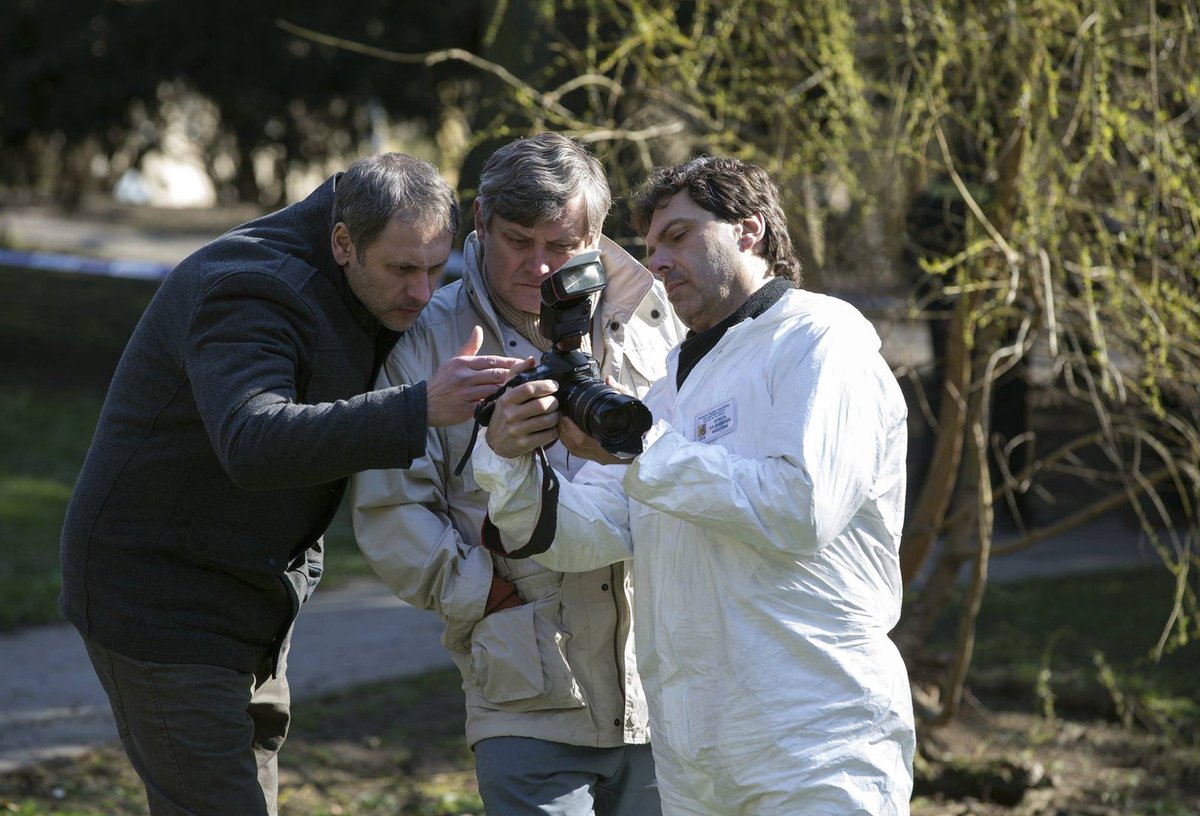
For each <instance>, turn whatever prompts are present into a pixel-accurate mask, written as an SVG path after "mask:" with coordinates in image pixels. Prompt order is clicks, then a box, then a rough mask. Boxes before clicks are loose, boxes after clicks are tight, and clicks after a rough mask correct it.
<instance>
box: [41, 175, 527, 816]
mask: <svg viewBox="0 0 1200 816" xmlns="http://www.w3.org/2000/svg"><path fill="white" fill-rule="evenodd" d="M457 221H458V210H457V205H456V202H455V200H454V194H453V191H452V190H451V189H450V187H449V185H448V184H446V182H445V181H444V180H443V179H442V178H441V177H440V176H439V175H438V173H437V170H436V168H434V167H433V166H432V165H430V164H428V163H427V162H424V161H421V160H419V159H414V158H412V157H410V156H405V155H403V154H396V153H392V154H387V155H383V156H375V157H371V158H368V159H363V160H361V161H358V162H355V163H354V164H352V165H351V166H350V168H349V169H348V170H347V171H346V172H345V173H339V174H337V175H335V176H334V177H332V178H330V179H329V180H328V181H326V182H325V183H324V184H322V185H321V186H320V187H319V188H317V190H315V191H314V192H313V193H312V194H311V195H309V197H308V198H306V199H305V200H304V201H301V202H299V203H297V204H294V205H292V206H290V207H287V208H285V209H283V210H280V211H279V212H276V213H274V214H272V215H268V216H265V217H263V218H260V219H258V220H256V221H252V222H250V223H248V224H245V225H243V226H240V227H237V228H235V229H234V230H232V231H231V232H229V233H227V234H226V235H224V236H222V237H220V238H218V239H217V240H215V241H213V242H212V243H210V244H208V245H207V246H205V247H203V248H201V249H200V250H198V251H197V252H195V253H194V254H193V255H191V256H190V257H188V258H187V259H185V260H184V261H183V262H181V263H180V264H179V266H178V267H176V269H175V270H174V271H173V272H172V273H171V274H170V275H169V276H168V277H167V278H166V280H165V281H164V282H163V284H162V287H161V288H160V289H159V291H158V293H157V294H156V295H155V297H154V299H153V300H152V301H151V303H150V305H149V307H147V309H146V313H145V314H144V315H143V317H142V319H141V321H140V322H139V323H138V326H137V328H136V329H135V330H134V333H133V336H132V338H131V339H130V341H129V345H128V346H127V348H126V349H125V353H124V355H123V356H122V358H121V362H120V364H119V365H118V367H117V371H116V374H115V376H114V378H113V382H112V385H111V387H110V389H109V393H108V396H107V398H106V400H105V403H104V408H103V410H102V412H101V415H100V421H99V424H98V426H97V428H96V434H95V437H94V439H93V440H92V446H91V449H90V450H89V451H88V455H87V459H86V461H85V462H84V466H83V470H82V472H81V473H80V476H79V481H78V483H77V485H76V488H75V492H74V495H73V496H72V498H71V504H70V507H69V509H68V512H67V518H66V523H65V526H64V529H63V538H62V573H63V590H62V599H61V603H62V609H63V612H64V614H65V615H66V617H67V618H68V619H69V620H70V621H71V622H72V623H73V624H74V625H75V626H76V627H77V628H78V629H79V631H80V633H81V634H82V635H83V638H84V642H85V644H86V646H87V649H88V653H89V655H90V656H91V659H92V663H93V665H94V666H95V668H96V672H97V674H98V675H99V677H100V680H101V682H102V683H103V685H104V688H105V690H106V691H107V692H108V696H109V700H110V702H111V703H112V708H113V713H114V715H115V716H116V719H117V724H118V730H119V732H120V734H121V739H122V742H123V743H124V745H125V749H126V752H127V753H128V755H129V758H130V760H131V762H132V763H133V765H134V767H135V768H136V769H137V771H138V773H139V775H140V776H141V777H142V780H143V782H144V783H145V785H146V791H147V797H148V799H149V803H150V810H151V813H153V814H156V816H157V814H182V813H188V814H193V813H195V814H232V813H236V814H239V816H240V815H241V814H274V813H275V812H276V804H275V800H276V791H277V773H276V755H277V752H278V750H279V747H280V746H281V745H282V743H283V740H284V737H285V736H286V733H287V725H288V719H289V697H288V687H287V679H286V673H285V672H286V656H287V647H288V640H289V635H290V633H291V627H292V623H293V621H294V620H295V617H296V615H297V613H298V612H299V610H300V607H301V605H302V604H303V603H304V602H305V600H306V599H307V598H308V597H309V595H310V594H311V593H312V591H313V589H314V588H315V586H316V584H317V581H318V580H319V579H320V576H321V563H322V542H321V536H322V535H323V533H324V531H325V528H326V527H327V526H328V524H329V521H330V519H331V518H332V517H333V514H334V512H335V511H336V509H337V505H338V503H339V501H340V500H341V497H342V493H343V491H344V489H345V485H346V480H347V477H348V476H349V475H350V474H352V473H354V472H355V471H359V470H364V469H369V468H403V467H408V465H409V464H410V463H411V462H412V461H413V459H415V458H418V457H420V456H422V455H423V454H424V449H425V439H426V429H427V428H428V427H430V426H441V425H447V424H454V423H458V422H462V421H464V420H466V419H467V418H469V417H470V416H471V415H472V412H473V408H474V404H475V403H476V402H477V401H478V400H480V399H482V398H483V397H485V396H487V395H488V394H490V393H491V392H492V391H493V390H495V388H496V387H498V386H499V385H501V384H502V383H503V382H504V380H505V378H506V374H507V371H508V369H509V367H510V366H511V365H512V364H513V363H514V362H516V361H515V360H512V359H509V358H506V357H499V356H474V355H475V352H476V351H477V350H478V347H479V342H480V337H479V332H478V331H477V332H476V335H475V336H473V337H472V338H471V340H470V341H469V342H468V343H467V344H466V345H465V346H464V347H463V348H462V350H461V351H460V354H459V355H458V356H456V357H455V358H453V359H452V360H450V361H448V362H447V363H446V364H445V365H444V366H442V367H441V368H439V369H438V370H437V371H436V372H435V373H434V374H433V375H432V376H430V377H429V379H428V380H427V381H424V382H419V383H416V384H413V385H398V386H396V387H394V388H388V389H383V390H379V391H370V388H371V384H372V382H373V380H374V377H375V373H376V371H377V370H378V368H379V364H380V362H381V361H382V360H383V358H384V357H385V356H386V354H387V352H388V350H389V349H390V348H391V346H392V344H393V343H394V342H395V341H396V338H397V337H398V336H399V333H400V332H401V331H403V330H405V329H407V328H408V327H409V326H410V325H411V324H412V323H413V321H414V320H416V317H417V315H418V314H419V313H420V311H421V309H422V308H423V307H424V306H425V304H426V303H427V302H428V300H429V298H430V295H431V293H432V290H433V289H434V288H435V287H436V285H437V282H438V280H439V278H440V277H441V275H442V271H443V268H444V266H445V264H446V261H447V258H448V256H449V254H450V247H451V240H452V237H453V235H454V232H455V230H456V229H457Z"/></svg>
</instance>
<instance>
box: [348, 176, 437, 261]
mask: <svg viewBox="0 0 1200 816" xmlns="http://www.w3.org/2000/svg"><path fill="white" fill-rule="evenodd" d="M393 218H399V219H400V220H401V221H404V222H406V223H410V224H419V225H426V224H428V225H431V226H434V227H442V228H443V229H445V230H446V231H447V232H449V233H450V234H451V235H453V234H454V233H456V232H457V231H458V201H457V200H456V199H455V197H454V190H453V189H452V188H451V187H450V185H449V184H448V183H447V182H446V180H445V179H444V178H442V176H441V174H440V173H438V169H437V168H436V167H434V166H433V165H432V164H430V163H429V162H427V161H425V160H424V159H418V158H416V157H414V156H409V155H407V154H405V153H383V154H380V155H378V156H368V157H367V158H364V159H359V160H358V161H356V162H354V163H353V164H351V165H350V166H349V167H348V168H346V172H345V173H343V174H342V175H341V177H340V178H339V179H338V180H337V190H336V193H335V198H334V204H333V222H334V223H335V224H336V223H337V222H338V221H341V222H342V223H343V224H345V225H346V231H347V232H349V233H350V240H351V241H353V242H354V247H355V253H356V254H357V255H358V257H359V258H360V259H361V258H362V254H363V252H365V251H366V249H367V247H369V246H370V245H371V244H372V243H374V242H375V239H377V238H378V237H379V235H380V233H382V232H383V231H384V229H386V228H387V225H388V222H389V221H391V220H392V219H393Z"/></svg>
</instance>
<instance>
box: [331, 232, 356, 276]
mask: <svg viewBox="0 0 1200 816" xmlns="http://www.w3.org/2000/svg"><path fill="white" fill-rule="evenodd" d="M329 245H330V248H331V249H332V250H333V260H334V261H335V262H336V263H337V265H338V266H345V265H346V264H348V263H350V258H351V257H352V256H353V255H354V242H353V241H351V240H350V230H348V229H346V225H345V224H344V223H342V222H341V221H338V222H337V223H336V224H334V225H333V233H332V234H331V235H330V236H329Z"/></svg>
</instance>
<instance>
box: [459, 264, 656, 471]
mask: <svg viewBox="0 0 1200 816" xmlns="http://www.w3.org/2000/svg"><path fill="white" fill-rule="evenodd" d="M607 284H608V277H607V275H606V274H605V272H604V265H603V264H602V263H601V262H600V252H599V250H590V251H588V252H583V253H580V254H579V255H576V256H575V257H574V258H572V259H571V260H569V261H567V262H566V263H565V264H563V265H562V266H561V267H559V269H558V270H557V271H556V272H555V273H554V274H553V275H551V276H550V277H548V278H546V280H544V281H542V287H541V290H542V308H541V332H542V335H543V336H544V337H546V338H547V339H548V340H550V342H551V343H553V348H551V350H550V351H547V352H545V353H544V354H542V358H541V361H540V363H539V365H538V366H537V367H536V368H533V369H530V370H529V371H524V372H522V373H520V374H518V375H516V376H515V377H513V378H512V379H510V380H509V381H508V382H506V383H505V384H504V385H503V386H501V387H500V389H499V390H497V391H496V392H495V393H494V394H492V395H491V396H489V397H488V398H487V399H485V400H484V401H483V402H482V403H480V404H479V406H478V407H477V408H476V409H475V418H476V420H477V421H478V422H479V424H480V425H487V424H488V422H489V421H490V420H491V418H492V413H493V412H494V410H495V407H496V400H498V399H499V398H500V396H501V395H502V394H504V393H505V392H506V391H508V390H509V389H510V388H515V387H517V386H518V385H523V384H524V383H527V382H533V381H534V380H553V381H554V382H555V383H557V384H558V391H557V395H558V405H559V410H560V411H562V412H563V413H564V414H565V415H566V416H568V417H570V418H571V420H572V421H573V422H574V423H575V424H576V425H578V426H579V427H580V428H582V429H583V432H584V433H586V434H587V435H588V436H591V437H593V438H594V439H595V440H596V441H598V442H599V443H600V445H601V447H603V448H604V449H605V450H606V451H608V452H609V453H612V454H622V453H624V454H638V453H641V452H642V434H644V433H645V432H646V431H647V430H649V429H650V425H651V424H652V422H653V420H652V418H651V416H650V410H649V409H648V408H646V406H645V405H643V404H642V402H641V400H638V399H637V398H635V397H631V396H629V395H627V394H622V393H621V392H619V391H617V390H616V389H614V388H611V387H610V386H608V385H606V384H605V383H604V382H603V381H602V380H600V379H599V376H600V366H599V364H598V363H597V362H596V359H595V358H594V357H592V356H591V355H589V354H586V353H584V352H582V351H580V350H579V348H580V346H581V345H582V341H583V337H584V335H586V334H587V332H588V329H589V328H590V326H591V319H592V308H591V307H592V304H591V295H592V294H593V293H595V292H599V291H602V290H603V289H604V287H605V286H606V285H607Z"/></svg>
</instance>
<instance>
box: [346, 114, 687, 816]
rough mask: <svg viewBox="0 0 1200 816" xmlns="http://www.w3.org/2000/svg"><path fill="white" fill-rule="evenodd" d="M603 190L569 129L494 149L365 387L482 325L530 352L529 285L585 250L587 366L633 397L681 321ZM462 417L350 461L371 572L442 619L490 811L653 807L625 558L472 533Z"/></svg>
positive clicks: (430, 364) (533, 324)
mask: <svg viewBox="0 0 1200 816" xmlns="http://www.w3.org/2000/svg"><path fill="white" fill-rule="evenodd" d="M611 200H612V199H611V193H610V191H609V188H608V182H607V180H606V179H605V176H604V172H603V169H602V168H601V166H600V163H599V162H598V161H597V160H596V158H595V157H594V156H593V155H592V154H591V153H590V152H588V151H587V150H586V149H585V148H584V147H582V146H581V145H579V144H578V143H576V142H574V141H571V140H569V139H567V138H564V137H562V136H559V135H556V134H542V135H540V136H536V137H531V138H527V139H520V140H517V141H515V142H512V143H510V144H508V145H506V146H505V147H502V148H501V149H499V150H497V151H496V152H495V153H494V154H493V155H492V156H491V158H490V159H489V160H488V161H487V163H486V164H485V165H484V168H483V173H482V176H481V179H480V185H479V197H478V199H477V201H476V203H475V232H474V233H473V234H471V235H470V236H469V237H468V238H467V242H466V245H465V247H464V253H463V254H464V274H463V277H462V279H461V280H459V281H457V282H455V283H453V284H450V285H448V286H445V287H443V288H442V289H440V290H438V292H437V293H436V294H435V295H434V297H433V299H432V301H430V303H429V305H428V306H427V307H426V309H425V311H424V313H423V314H422V316H421V318H420V319H419V320H418V322H417V323H416V325H415V326H414V327H413V328H412V329H410V330H409V331H408V332H406V333H405V334H404V336H403V337H402V338H401V339H400V341H399V343H398V344H397V345H396V347H395V349H394V350H393V351H392V353H391V355H390V356H389V357H388V359H387V361H386V363H385V365H384V367H383V370H382V371H381V373H380V376H379V380H378V383H377V387H380V388H384V387H388V386H390V385H391V384H393V383H401V382H416V381H418V380H420V379H422V378H424V377H425V376H427V374H428V373H429V372H432V371H434V370H435V369H436V368H437V366H438V365H439V364H440V363H441V362H443V361H445V360H447V359H449V358H450V357H453V356H454V355H455V354H457V353H458V350H459V349H460V348H462V346H463V345H464V343H466V342H467V341H468V340H469V339H471V338H472V336H473V334H474V333H477V332H479V331H480V330H482V337H483V341H482V347H481V349H480V353H481V354H504V355H507V356H510V357H530V356H533V357H537V356H539V355H540V353H541V352H543V351H545V350H546V349H547V348H548V347H549V345H548V343H549V341H548V340H546V339H545V338H543V337H542V336H541V334H540V333H539V330H538V319H539V311H540V305H541V292H540V284H541V282H542V281H543V280H545V279H546V278H547V277H549V275H550V274H552V273H553V272H554V271H555V270H557V269H558V268H559V267H560V266H561V265H562V264H563V263H565V262H566V261H567V260H569V259H570V258H572V257H574V256H576V255H578V254H580V253H582V252H585V251H588V250H592V249H599V250H600V251H601V253H602V254H601V257H602V261H603V263H604V267H605V270H606V272H607V273H608V286H607V288H606V289H605V290H604V292H603V294H602V295H601V297H600V299H599V303H598V304H597V305H596V307H595V309H594V312H593V319H592V327H591V332H590V336H589V338H588V340H589V342H590V352H591V353H592V354H593V355H594V356H595V357H596V358H597V359H598V360H599V362H600V376H601V378H604V377H609V376H611V377H613V378H614V379H615V380H616V381H617V382H618V383H620V384H621V385H623V386H625V387H626V388H628V389H629V390H631V391H633V392H635V393H637V394H639V395H640V394H644V393H645V392H646V391H647V390H648V389H649V387H650V385H651V384H652V383H653V382H654V381H655V380H657V379H659V378H660V377H662V376H663V375H664V374H665V372H666V367H665V363H666V356H667V352H668V350H669V349H671V348H672V346H674V345H675V344H676V343H677V342H678V341H679V340H680V339H681V338H682V325H681V324H680V323H679V322H678V320H677V319H676V317H675V314H674V312H673V311H672V309H671V307H670V305H669V304H668V302H667V299H666V295H665V293H664V291H663V289H662V286H661V284H659V283H657V282H655V281H654V279H653V277H652V276H651V275H650V273H649V272H648V271H647V270H646V269H645V267H643V266H642V265H641V264H640V263H638V262H637V261H636V260H634V259H633V258H632V257H631V256H630V255H629V254H628V253H626V252H625V251H623V250H622V249H621V248H620V247H618V246H617V245H616V244H614V243H613V242H611V241H609V240H608V239H607V238H604V237H603V236H602V235H601V227H602V226H603V223H604V218H605V216H606V215H607V213H608V210H609V207H610V206H611ZM584 348H585V350H588V349H589V346H588V345H587V344H585V347H584ZM471 430H472V425H471V423H464V424H461V425H455V426H450V427H444V428H431V429H430V431H429V434H428V438H427V442H426V456H425V458H423V459H419V460H417V461H415V462H414V463H413V465H412V467H411V468H409V469H408V470H374V471H367V472H364V473H361V474H359V475H358V476H357V477H355V480H354V484H353V494H352V495H353V503H354V527H355V534H356V536H357V538H358V542H359V547H360V548H361V549H362V552H363V554H364V555H365V556H366V558H367V560H368V561H369V562H370V563H371V565H372V566H373V567H374V569H375V571H376V572H377V573H378V574H379V576H380V577H381V578H382V579H383V580H384V581H385V582H386V583H387V584H388V585H389V586H390V587H391V588H392V590H393V591H394V592H395V593H396V594H397V595H398V596H399V597H400V598H402V599H404V600H405V601H407V602H409V603H411V604H413V605H414V606H417V607H421V608H425V609H434V610H436V611H437V613H438V615H439V616H441V618H442V619H443V620H444V621H445V623H446V628H445V633H444V635H443V644H444V645H445V646H446V648H447V649H448V650H449V651H450V654H451V656H452V657H453V659H454V661H455V662H456V663H457V665H458V667H459V669H460V670H461V671H462V675H463V688H464V690H465V692H466V705H467V728H466V730H467V741H468V743H469V744H470V745H471V746H472V748H473V749H474V751H475V762H476V773H477V776H478V779H479V788H480V794H481V796H482V797H483V801H484V804H485V805H486V807H487V810H488V813H497V814H505V816H511V815H512V814H521V813H536V814H560V815H561V816H584V815H585V814H586V815H587V816H590V815H591V814H593V813H595V814H613V815H614V816H625V815H626V814H628V816H645V814H655V813H658V812H659V801H658V791H657V786H656V783H655V778H654V769H653V763H652V760H651V756H650V750H649V744H648V743H649V739H650V735H649V730H648V727H647V714H646V703H645V696H644V694H643V691H642V684H641V680H640V678H639V677H638V673H637V667H636V664H635V659H634V644H633V628H632V624H633V621H632V616H631V608H632V607H631V591H632V590H631V580H630V575H629V572H628V567H627V565H626V564H624V563H617V564H613V565H611V566H607V567H604V568H603V569H599V570H595V571H592V572H586V573H576V574H563V573H559V572H554V571H552V570H549V569H546V568H544V567H542V566H540V565H538V564H537V563H535V562H534V561H532V560H530V559H525V560H510V559H507V558H503V557H501V556H499V555H495V554H493V553H492V552H490V551H489V550H488V549H486V548H484V547H483V546H481V544H480V528H481V523H482V521H483V518H484V515H485V513H486V510H487V494H486V493H484V492H483V491H482V490H481V489H480V488H479V486H478V485H477V484H476V483H475V479H474V475H473V471H472V470H471V468H470V466H469V465H468V466H467V468H466V470H465V471H464V472H463V473H462V474H461V475H455V474H454V472H453V471H454V469H455V464H456V463H457V462H458V460H459V459H460V458H461V457H462V456H463V454H464V453H465V452H466V451H467V448H468V446H469V445H470V443H471ZM547 456H548V458H549V460H550V462H551V464H552V465H553V466H554V468H555V470H556V471H557V472H558V473H560V474H563V475H564V476H565V477H566V478H571V477H572V476H573V475H574V473H575V471H576V470H577V469H578V468H579V467H580V466H581V465H582V464H583V460H581V459H579V458H578V457H571V456H569V454H568V453H567V451H566V450H565V449H563V448H562V446H553V447H551V448H550V449H548V450H547Z"/></svg>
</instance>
